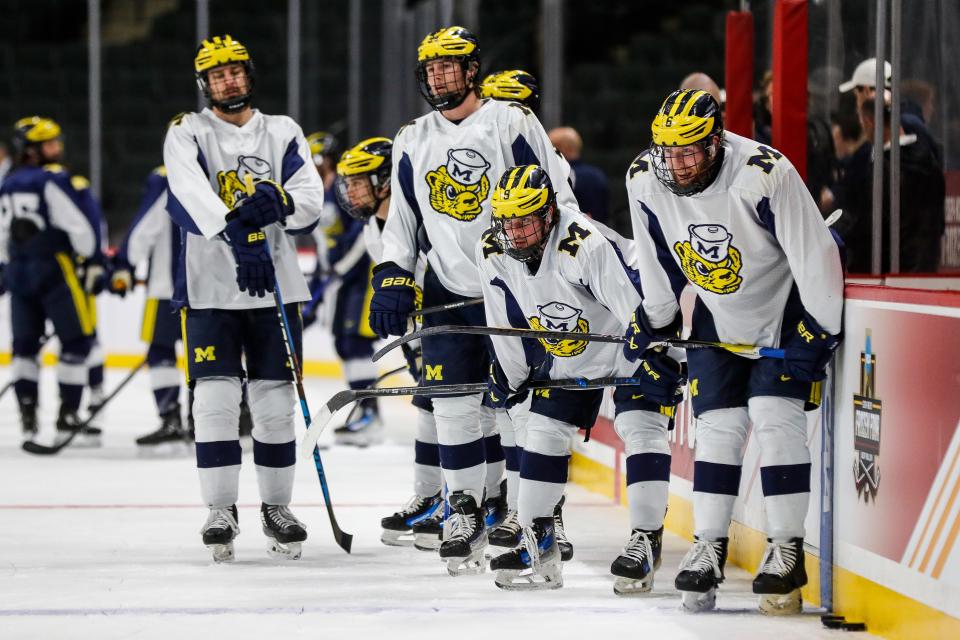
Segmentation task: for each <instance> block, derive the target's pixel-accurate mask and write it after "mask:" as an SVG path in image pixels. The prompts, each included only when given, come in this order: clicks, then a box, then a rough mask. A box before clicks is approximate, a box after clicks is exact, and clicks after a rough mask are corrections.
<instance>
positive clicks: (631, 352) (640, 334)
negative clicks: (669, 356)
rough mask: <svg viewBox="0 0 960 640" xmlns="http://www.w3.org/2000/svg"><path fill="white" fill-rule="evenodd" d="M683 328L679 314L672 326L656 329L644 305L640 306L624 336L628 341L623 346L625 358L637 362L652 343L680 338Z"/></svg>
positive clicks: (671, 323)
mask: <svg viewBox="0 0 960 640" xmlns="http://www.w3.org/2000/svg"><path fill="white" fill-rule="evenodd" d="M682 328H683V316H682V315H681V314H679V313H678V314H677V315H676V316H674V318H673V321H672V322H670V324H668V325H667V326H665V327H661V328H659V329H654V328H653V325H651V324H650V318H648V317H647V313H646V312H645V311H644V310H643V305H640V306H639V307H637V308H636V310H635V311H634V312H633V316H631V317H630V323H629V324H628V325H627V332H626V333H625V334H624V335H623V337H624V339H626V342H625V343H624V344H623V356H624V357H625V358H626V359H627V360H629V361H630V362H636V361H637V360H639V359H640V358H641V357H643V355H644V351H646V350H647V347H649V346H650V343H651V342H655V341H657V340H669V339H671V338H679V337H680V330H681V329H682Z"/></svg>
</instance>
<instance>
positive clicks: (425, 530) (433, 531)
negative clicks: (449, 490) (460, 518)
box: [410, 499, 449, 551]
mask: <svg viewBox="0 0 960 640" xmlns="http://www.w3.org/2000/svg"><path fill="white" fill-rule="evenodd" d="M448 515H449V512H448V510H447V504H446V503H445V502H444V501H443V500H442V499H441V500H440V504H439V505H437V508H436V509H435V510H434V511H433V513H432V514H431V515H430V516H428V517H426V518H424V519H423V520H420V521H419V522H414V523H413V526H412V527H411V528H410V530H411V531H412V532H413V548H414V549H419V550H420V551H436V550H437V549H439V548H440V544H441V543H442V542H443V523H444V520H446V519H447V516H448Z"/></svg>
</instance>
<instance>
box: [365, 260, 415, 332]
mask: <svg viewBox="0 0 960 640" xmlns="http://www.w3.org/2000/svg"><path fill="white" fill-rule="evenodd" d="M416 296H417V292H416V284H415V283H414V281H413V274H412V273H410V272H409V271H407V270H406V269H401V268H400V267H398V266H397V265H396V264H394V263H392V262H384V263H383V264H380V265H377V266H376V268H374V270H373V299H372V300H371V301H370V328H371V329H373V332H374V333H376V334H377V335H378V336H380V337H381V338H386V337H387V336H402V335H403V334H404V333H406V332H407V316H408V315H409V314H410V312H411V311H413V310H414V309H415V307H416Z"/></svg>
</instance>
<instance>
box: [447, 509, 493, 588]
mask: <svg viewBox="0 0 960 640" xmlns="http://www.w3.org/2000/svg"><path fill="white" fill-rule="evenodd" d="M448 501H449V502H450V517H449V519H448V520H447V522H446V525H445V526H446V532H445V535H444V540H443V543H442V544H441V545H440V559H441V560H443V561H444V562H446V563H447V572H448V573H449V574H450V575H452V576H460V575H466V574H471V573H483V571H484V568H485V563H484V558H483V552H484V550H485V549H486V548H487V529H486V527H484V524H483V509H482V508H481V507H480V505H478V504H477V500H476V498H474V497H473V496H472V495H470V494H469V493H466V492H464V491H454V492H453V493H451V494H450V497H449V498H448Z"/></svg>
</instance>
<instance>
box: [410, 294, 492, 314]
mask: <svg viewBox="0 0 960 640" xmlns="http://www.w3.org/2000/svg"><path fill="white" fill-rule="evenodd" d="M475 304H483V298H468V299H467V300H460V301H458V302H448V303H447V304H438V305H437V306H435V307H427V308H426V309H420V310H419V311H411V312H410V313H408V314H407V317H408V318H416V317H417V316H426V315H430V314H431V313H437V312H439V311H452V310H453V309H462V308H463V307H472V306H473V305H475Z"/></svg>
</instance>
